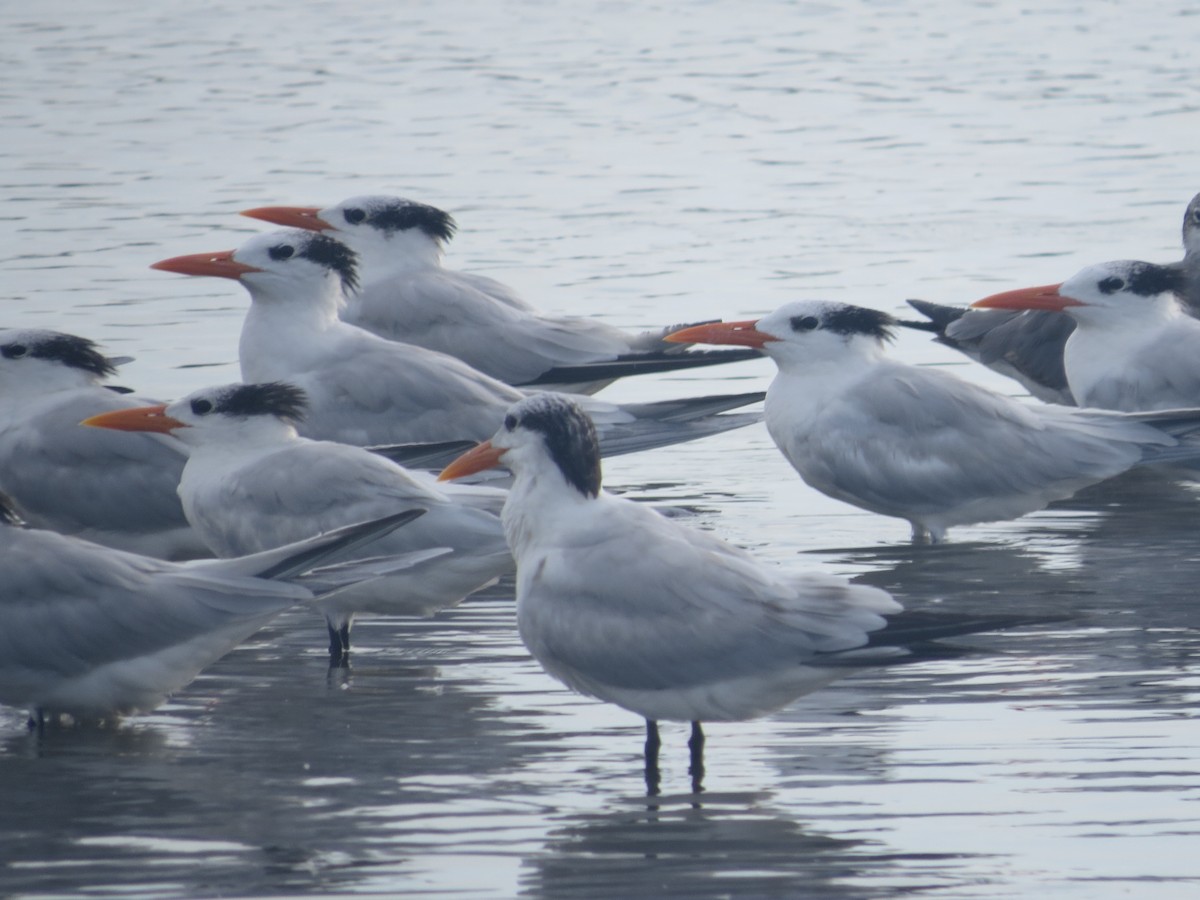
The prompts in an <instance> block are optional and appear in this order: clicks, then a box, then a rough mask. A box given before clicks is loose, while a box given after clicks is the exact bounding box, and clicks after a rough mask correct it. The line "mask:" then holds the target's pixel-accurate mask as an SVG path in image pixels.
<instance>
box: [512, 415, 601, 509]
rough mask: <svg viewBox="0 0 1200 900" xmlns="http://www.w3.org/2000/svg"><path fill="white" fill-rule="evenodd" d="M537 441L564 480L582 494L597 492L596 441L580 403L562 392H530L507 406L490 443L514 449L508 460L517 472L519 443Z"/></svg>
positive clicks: (595, 494) (591, 424) (598, 482)
mask: <svg viewBox="0 0 1200 900" xmlns="http://www.w3.org/2000/svg"><path fill="white" fill-rule="evenodd" d="M530 438H532V439H533V440H536V441H539V442H540V444H541V446H542V447H543V448H544V452H545V454H546V455H547V456H548V457H549V458H550V459H551V460H552V461H553V462H554V464H555V466H557V467H558V471H559V472H561V473H562V476H563V478H564V479H565V480H566V482H567V484H569V485H571V486H572V487H574V488H575V489H576V490H577V491H579V493H581V494H583V495H584V496H585V497H595V496H597V495H598V494H599V493H600V481H601V473H600V442H599V439H598V438H597V436H596V426H595V425H594V424H593V423H592V420H591V418H589V417H588V414H587V413H585V412H584V411H583V409H582V407H580V405H579V404H578V403H577V402H576V401H575V400H573V399H571V398H570V397H568V396H566V395H565V394H553V393H545V394H534V395H532V396H530V397H527V398H525V399H524V400H521V401H520V402H519V403H516V404H514V405H513V406H512V407H510V408H509V410H508V412H507V414H506V415H505V416H504V425H503V427H502V428H501V430H500V431H499V432H497V435H496V437H494V438H493V439H492V443H493V444H494V445H495V446H497V447H503V448H512V449H513V450H514V451H516V452H515V453H514V454H512V455H513V456H517V457H518V458H517V459H513V460H511V464H512V466H513V469H514V471H517V472H518V475H519V474H520V472H519V470H520V464H521V460H520V456H521V455H522V450H521V445H522V443H524V442H526V441H527V440H528V439H530Z"/></svg>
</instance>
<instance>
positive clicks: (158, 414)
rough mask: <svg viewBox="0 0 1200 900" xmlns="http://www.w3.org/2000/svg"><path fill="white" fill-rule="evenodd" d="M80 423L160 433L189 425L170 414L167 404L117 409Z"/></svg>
mask: <svg viewBox="0 0 1200 900" xmlns="http://www.w3.org/2000/svg"><path fill="white" fill-rule="evenodd" d="M79 424H80V425H89V426H91V427H92V428H111V429H113V430H114V431H154V432H158V433H159V434H170V433H171V432H172V431H174V430H175V429H176V428H187V427H188V425H187V424H186V423H184V422H180V421H179V420H178V419H172V418H171V417H170V416H168V415H167V407H166V405H163V406H138V407H136V408H134V409H117V410H114V411H113V412H106V413H101V414H100V415H98V416H92V417H91V418H90V419H84V420H83V421H82V422H80V423H79Z"/></svg>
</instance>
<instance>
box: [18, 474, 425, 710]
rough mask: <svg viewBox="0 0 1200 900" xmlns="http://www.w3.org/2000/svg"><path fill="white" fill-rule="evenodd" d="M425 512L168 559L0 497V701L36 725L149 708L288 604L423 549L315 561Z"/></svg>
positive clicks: (382, 570)
mask: <svg viewBox="0 0 1200 900" xmlns="http://www.w3.org/2000/svg"><path fill="white" fill-rule="evenodd" d="M420 515H421V511H419V510H412V511H409V512H405V513H401V514H399V515H394V516H389V517H387V518H385V519H382V520H378V521H374V522H368V523H363V524H359V525H353V526H350V527H347V528H343V529H339V530H337V531H334V532H330V533H329V534H325V535H321V536H319V537H315V538H310V539H308V540H305V541H300V542H298V543H294V544H288V545H286V546H283V547H280V548H278V549H275V550H270V551H267V552H265V553H258V554H254V555H251V556H244V557H239V558H237V559H220V560H200V561H197V562H191V563H172V562H166V561H163V560H159V559H153V558H151V557H148V556H140V555H138V554H135V553H126V552H124V551H121V550H113V549H111V548H108V547H101V546H100V545H99V544H93V543H91V542H89V541H83V540H79V539H78V538H73V537H68V536H66V535H61V534H55V533H54V532H51V531H41V530H38V529H32V528H24V527H22V526H21V523H20V522H19V520H18V519H17V518H16V516H15V514H14V513H13V512H12V510H11V509H10V508H9V507H7V506H6V505H5V502H4V499H3V498H2V497H0V585H3V589H2V590H0V703H3V704H5V705H8V706H15V707H19V708H25V709H29V710H31V711H32V713H33V719H32V720H31V724H38V725H41V724H44V721H45V719H46V717H48V716H49V717H55V716H57V714H59V713H68V714H70V715H72V716H73V717H76V718H83V719H108V718H111V717H113V716H119V715H121V714H124V713H130V712H140V711H145V710H149V709H153V708H154V707H156V706H158V705H159V704H161V703H162V702H163V701H164V700H165V699H166V698H167V696H168V695H169V694H171V693H172V692H173V691H176V690H178V689H179V688H181V687H183V686H184V685H186V684H187V683H188V682H190V681H191V680H192V679H193V678H195V677H196V675H197V674H198V673H199V672H200V670H201V669H203V668H205V667H206V666H208V665H210V664H212V663H213V662H215V661H216V660H218V659H220V658H221V657H222V656H224V655H225V654H226V653H228V652H229V651H230V650H232V649H233V648H234V647H235V646H237V645H238V644H239V643H241V642H242V641H243V640H245V639H246V638H247V637H249V636H250V635H251V634H253V633H254V632H256V631H258V629H259V628H261V627H262V626H263V625H265V624H266V623H267V622H269V621H270V620H271V619H273V618H275V616H277V615H279V614H280V613H281V612H283V611H284V610H285V609H288V608H290V607H292V606H294V605H296V604H297V603H303V602H311V601H312V600H313V599H314V598H315V597H317V596H322V595H325V594H330V593H333V592H336V591H338V590H341V589H343V588H345V587H348V586H350V585H353V584H356V583H358V582H361V581H362V580H364V579H369V578H374V577H377V576H378V575H380V574H386V573H389V572H391V571H393V570H399V569H401V568H403V567H404V566H406V565H408V564H410V562H411V561H412V560H419V559H420V558H421V556H420V555H417V556H414V557H412V558H411V559H410V560H405V559H390V560H387V561H386V562H382V561H378V560H371V561H366V562H360V563H358V564H354V563H350V564H345V565H342V566H334V567H332V568H327V569H324V570H323V569H320V568H314V567H316V566H319V565H320V564H321V563H322V562H323V561H324V560H326V559H327V558H328V557H330V556H331V555H333V554H335V553H337V552H338V551H339V550H342V549H344V548H349V547H355V546H358V545H360V544H363V543H366V542H369V541H371V540H374V539H375V538H377V537H380V536H382V535H384V534H386V533H387V532H388V531H391V530H392V529H395V528H397V527H399V526H401V525H404V524H405V523H407V522H410V521H412V520H413V519H416V518H418V517H419V516H420Z"/></svg>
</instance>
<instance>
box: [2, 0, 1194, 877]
mask: <svg viewBox="0 0 1200 900" xmlns="http://www.w3.org/2000/svg"><path fill="white" fill-rule="evenodd" d="M0 35H3V37H2V38H0V51H2V52H0V128H3V136H4V139H3V141H2V142H0V183H2V184H3V196H4V204H3V211H2V212H0V238H2V240H0V261H2V271H3V279H2V282H0V302H3V304H4V311H5V316H4V324H6V325H19V326H45V327H52V328H57V329H60V330H65V331H71V332H75V333H78V334H82V335H86V336H89V337H92V338H95V339H97V340H100V341H102V342H103V344H104V345H105V347H106V348H107V349H108V350H109V351H110V352H112V353H119V354H128V355H131V356H134V357H136V359H135V361H134V362H133V363H131V364H129V365H127V366H126V367H124V368H123V369H122V374H121V378H122V380H123V381H124V382H125V383H127V384H130V385H133V386H135V387H137V388H138V389H139V390H141V391H143V392H145V393H147V394H151V395H156V396H160V397H164V398H170V397H174V396H178V395H180V394H182V393H185V392H187V391H190V390H194V389H196V388H198V387H202V386H205V385H208V384H213V383H219V382H223V381H230V380H233V379H235V378H236V375H237V367H236V355H237V351H236V344H237V331H238V328H239V324H240V321H241V317H242V315H243V314H244V310H245V307H246V297H245V294H244V292H242V291H241V290H240V289H239V288H238V287H237V286H236V285H233V284H230V283H228V282H216V281H209V280H203V279H182V278H178V277H173V276H169V275H166V274H164V273H160V272H152V271H149V270H148V269H147V266H148V265H149V264H150V263H151V262H154V261H155V260H157V259H161V258H164V257H166V256H172V255H176V254H181V253H192V252H199V251H205V250H220V249H226V248H228V247H232V246H236V245H237V244H238V243H240V242H241V241H242V240H243V239H244V238H245V237H246V236H247V235H249V234H252V233H254V232H255V231H257V230H260V229H259V227H258V225H257V224H256V223H254V222H251V221H250V220H247V219H242V218H239V217H238V216H236V215H235V213H236V211H237V210H239V209H244V208H247V207H250V206H259V205H264V204H268V203H301V204H322V205H323V204H328V203H332V202H335V201H337V200H340V199H342V198H343V197H346V196H350V195H352V194H356V193H366V192H389V193H396V194H401V195H406V196H410V197H413V198H416V199H420V200H424V201H427V202H431V203H434V204H437V205H439V206H442V207H444V208H446V209H448V210H450V211H452V212H453V213H454V214H455V215H456V216H457V217H458V219H459V223H460V226H461V232H460V234H459V236H458V237H457V238H456V240H455V241H454V243H453V245H452V246H451V248H450V253H449V257H448V262H449V263H450V264H451V265H453V266H455V267H459V268H469V269H474V270H478V271H484V272H487V273H489V274H492V275H495V276H497V277H500V278H502V279H504V280H506V281H508V282H510V283H512V284H514V285H516V286H517V287H518V288H519V289H520V290H521V291H522V292H523V293H524V294H525V295H526V296H528V297H529V298H531V299H532V300H534V301H535V302H536V303H538V304H539V305H541V306H543V307H545V308H547V309H551V310H555V311H562V312H572V311H574V312H580V313H597V314H599V315H602V316H604V317H605V318H607V319H608V320H610V321H612V322H614V323H616V324H620V325H623V326H629V327H650V326H654V325H662V324H665V323H668V322H683V321H689V320H696V319H700V318H708V317H712V316H726V317H750V316H754V315H756V314H759V313H762V312H765V311H768V310H770V309H773V308H774V307H775V306H777V305H779V304H780V303H782V302H784V301H786V300H788V299H794V298H797V297H828V298H832V299H841V300H847V301H850V302H856V303H861V304H865V305H870V306H874V307H877V308H881V309H886V310H889V311H893V312H902V311H903V309H904V306H903V300H904V299H905V298H906V297H924V298H926V299H930V300H935V301H940V302H947V303H964V302H967V301H970V300H972V299H975V298H977V297H979V296H982V295H984V294H986V293H990V292H992V291H994V290H998V289H1000V288H1002V287H1015V286H1019V285H1021V284H1038V283H1045V282H1047V281H1057V280H1061V279H1062V278H1064V277H1066V276H1067V275H1069V274H1071V273H1072V272H1074V271H1075V270H1076V269H1078V268H1080V267H1081V266H1082V265H1084V264H1087V263H1090V262H1095V261H1100V260H1104V259H1112V258H1129V257H1135V258H1149V259H1152V260H1159V261H1165V260H1170V259H1176V258H1178V257H1179V255H1180V250H1179V247H1178V241H1179V237H1178V230H1179V228H1178V226H1179V219H1180V218H1181V215H1182V210H1183V206H1184V204H1185V203H1186V202H1187V201H1188V199H1189V198H1190V197H1191V196H1192V195H1193V194H1194V193H1195V192H1196V191H1197V190H1200V180H1198V179H1197V176H1196V174H1195V172H1196V166H1195V160H1196V149H1195V148H1196V137H1197V135H1200V115H1198V112H1197V111H1198V109H1200V95H1198V92H1197V89H1196V70H1195V53H1194V48H1195V46H1196V41H1197V39H1198V38H1200V16H1198V15H1197V12H1196V10H1195V9H1194V8H1193V5H1192V4H1188V3H1183V2H1165V3H1161V4H1156V5H1154V6H1153V7H1149V6H1146V5H1145V4H1142V3H1134V2H1132V0H1130V2H1093V3H1081V2H1073V0H1069V2H1066V3H1064V4H1058V5H1050V6H1045V5H1038V4H1018V3H1015V2H1006V0H996V2H979V3H963V2H950V0H927V2H923V3H915V2H894V3H886V2H880V3H865V2H849V3H839V4H828V5H826V4H820V3H807V4H806V3H781V2H765V0H764V2H756V0H748V2H742V3H738V4H732V3H718V2H711V3H704V2H694V3H681V2H664V3H654V4H634V3H625V2H584V3H575V4H564V3H557V4H556V3H549V2H511V3H503V4H500V3H492V2H483V0H479V2H461V0H443V2H437V3H434V2H406V3H397V4H375V3H356V2H342V3H333V2H316V0H308V2H291V3H282V2H271V0H268V2H263V3H256V4H249V5H247V4H231V3H227V2H217V3H213V4H208V5H207V6H197V5H196V4H185V3H181V2H174V0H167V2H162V3H157V4H144V3H133V2H128V0H104V2H101V0H94V2H81V3H70V4H68V3H61V2H50V3H44V4H40V5H37V6H36V7H35V6H33V5H29V4H25V5H18V4H7V5H5V6H3V7H0ZM894 352H895V353H896V354H897V355H899V356H901V357H902V358H904V359H907V360H909V361H912V362H919V363H925V364H929V365H944V366H953V367H955V368H954V370H955V371H956V372H957V373H958V374H960V375H962V376H963V377H966V378H970V379H973V380H976V381H978V382H980V383H983V384H987V385H989V386H992V387H997V388H999V389H1002V390H1009V391H1011V390H1013V388H1012V387H1011V386H1010V385H1008V384H1007V383H1004V382H1002V381H1001V380H1000V379H998V378H996V377H994V376H991V375H990V374H989V373H986V372H982V371H979V370H978V369H976V368H973V367H971V366H969V365H966V364H964V363H963V362H962V361H961V360H960V359H959V358H957V357H955V356H953V355H952V354H951V353H950V352H949V351H946V350H944V349H943V348H940V347H937V346H936V345H934V344H932V343H930V342H929V341H928V340H927V339H926V338H925V337H924V336H922V335H919V334H908V335H902V336H901V337H900V339H899V340H898V341H897V342H896V345H895V348H894ZM771 373H772V367H771V366H770V364H769V363H767V362H766V361H763V362H761V363H752V364H745V365H743V366H741V367H739V368H737V369H736V370H735V369H733V368H730V369H729V370H728V371H723V372H713V371H705V372H703V373H699V374H689V375H686V376H674V377H667V376H663V377H660V378H654V379H644V380H641V381H638V382H636V383H629V384H623V385H617V386H614V387H613V388H611V389H610V390H609V391H608V392H606V396H611V397H612V398H614V399H634V398H636V399H649V398H660V397H667V396H674V395H683V394H691V393H701V392H713V391H722V390H747V389H753V388H759V387H762V386H765V384H766V383H767V382H768V381H769V379H770V376H771ZM606 478H607V480H608V482H609V483H610V484H611V485H612V486H613V487H617V488H621V489H623V490H629V491H631V492H633V493H635V494H636V495H638V496H643V497H649V498H654V499H657V500H659V501H661V502H666V503H669V504H672V505H675V506H678V507H680V508H683V509H685V510H687V511H688V512H689V513H690V514H691V520H692V521H693V522H694V524H696V525H697V526H698V527H703V528H710V529H713V530H714V531H716V532H718V533H720V534H721V535H723V536H725V537H727V538H728V539H730V540H733V541H736V542H738V543H740V544H742V545H745V546H748V547H751V548H753V549H755V551H756V552H758V553H760V554H761V555H762V556H763V557H765V558H768V559H770V560H772V561H773V562H777V563H780V564H787V565H797V566H819V567H822V568H823V569H825V570H828V571H838V572H842V573H845V574H848V575H852V576H854V577H857V578H859V579H861V580H862V581H864V582H867V583H871V584H876V585H880V586H882V587H885V588H887V589H889V590H891V591H893V592H894V593H895V594H896V596H897V597H898V598H900V599H901V600H903V601H904V602H905V603H906V605H908V606H910V607H913V608H944V609H952V610H959V611H967V612H980V611H997V610H1006V611H1013V612H1019V613H1025V612H1038V611H1047V610H1050V611H1055V612H1059V613H1062V614H1064V615H1068V616H1070V617H1071V618H1070V619H1069V620H1068V621H1066V622H1061V623H1056V624H1054V625H1044V626H1041V627H1037V628H1027V629H1024V630H1021V631H1014V632H1012V633H1006V634H997V635H988V636H977V637H974V638H972V639H970V641H969V642H967V641H965V640H964V642H963V643H964V644H967V643H969V645H970V646H972V647H975V648H978V650H979V651H980V652H978V653H976V654H974V655H970V656H967V657H965V658H963V659H958V660H954V661H946V662H941V663H937V664H925V665H921V666H913V667H908V668H903V667H902V668H901V669H896V670H891V671H887V672H874V673H863V674H859V675H855V676H853V677H851V678H848V679H846V680H844V681H842V682H840V683H838V684H836V685H834V686H832V687H831V688H829V689H827V690H825V691H823V692H821V693H819V694H817V695H814V696H812V697H810V698H807V699H805V700H804V701H802V702H800V703H798V704H796V705H795V706H794V707H792V708H790V709H788V710H786V711H784V712H782V713H780V714H778V715H776V716H774V717H772V718H770V719H767V720H763V721H758V722H751V723H745V724H737V725H714V726H712V727H711V728H710V729H709V735H710V740H709V746H708V760H707V761H708V775H707V779H706V786H707V790H706V792H705V793H703V794H702V795H692V794H691V793H690V792H689V789H688V778H687V772H686V751H685V746H684V742H685V740H686V729H685V728H684V727H683V726H677V725H673V726H667V727H665V728H664V739H665V747H664V755H663V789H664V794H663V796H661V797H659V798H655V799H654V800H648V799H647V798H646V797H645V796H644V793H643V784H642V776H641V758H640V752H641V750H640V745H641V723H640V722H639V721H638V720H636V718H635V717H633V716H631V715H629V714H627V713H624V712H622V711H621V710H618V709H615V708H611V707H607V706H604V705H601V704H599V703H594V702H591V701H587V700H584V699H582V698H579V697H576V696H574V695H572V694H569V693H568V692H566V691H565V690H563V689H560V688H559V687H558V686H557V684H556V683H555V682H553V681H552V680H550V679H549V678H548V677H546V676H545V675H543V674H542V673H541V671H540V670H539V668H538V667H537V666H536V665H535V664H534V663H532V662H531V660H530V659H529V657H528V656H527V655H526V654H525V652H524V650H523V648H522V647H521V645H520V643H519V641H518V640H517V639H516V636H515V633H514V628H513V615H512V607H511V597H510V596H506V595H505V593H504V591H503V590H500V591H498V592H497V593H495V594H494V595H491V596H488V597H482V598H476V599H473V600H471V601H469V602H468V603H466V604H464V605H463V606H461V607H460V608H458V609H456V610H452V611H448V612H446V613H443V614H441V615H439V616H437V617H436V618H434V619H432V620H428V621H411V620H398V619H393V620H387V619H374V620H372V619H367V620H364V621H363V622H362V623H361V625H360V626H359V627H358V628H357V629H356V635H357V641H358V646H359V650H358V651H357V653H356V655H355V658H354V664H353V667H352V669H351V670H350V671H349V672H348V673H338V674H335V675H334V676H332V677H331V676H330V674H329V673H328V671H327V669H326V667H325V664H324V649H323V643H324V631H323V628H322V626H321V623H320V621H319V620H318V618H317V617H316V616H312V615H308V614H305V613H304V612H302V611H297V612H295V613H293V614H291V615H288V616H286V617H284V618H282V619H280V620H279V621H278V622H277V623H275V625H274V626H272V627H271V628H269V629H268V630H266V631H264V632H262V633H261V634H260V635H258V636H257V637H256V638H255V639H254V640H253V641H252V642H251V643H249V644H247V645H246V646H244V647H242V648H239V649H238V650H236V651H235V652H234V653H232V654H230V655H229V656H228V657H226V659H224V660H223V661H221V662H220V663H219V664H217V665H216V666H214V667H213V668H212V669H211V670H209V671H208V672H207V673H206V674H205V675H204V676H202V677H201V678H200V679H199V680H198V681H197V682H195V683H194V684H193V685H192V686H191V687H189V688H188V689H187V690H185V691H183V692H181V693H180V694H179V695H178V696H177V697H176V698H175V699H174V700H173V701H172V702H171V703H170V704H168V705H167V706H165V707H163V708H162V709H161V710H159V711H158V712H156V713H155V714H153V715H148V716H142V717H138V718H135V719H132V720H130V721H129V722H127V723H126V724H125V725H124V726H122V727H120V728H115V729H99V730H95V729H93V730H83V729H81V730H74V731H59V732H52V733H50V734H47V735H46V736H45V737H43V738H38V737H36V736H32V735H29V734H26V733H25V731H24V728H23V722H24V717H23V715H21V714H19V713H18V712H16V711H10V710H0V801H2V802H0V894H3V895H5V896H14V897H30V898H33V897H37V898H50V897H67V896H70V897H78V896H89V897H104V896H145V897H208V896H236V895H260V896H261V895H285V894H292V895H332V894H371V893H379V894H395V893H404V894H406V895H410V896H434V895H437V896H453V897H460V896H476V897H509V896H515V895H522V896H535V897H614V896H675V897H704V896H745V897H759V896H781V897H783V896H786V897H831V898H832V897H837V898H866V897H890V896H905V897H908V896H914V895H917V896H925V895H929V896H939V897H956V898H958V897H963V898H996V900H1000V898H1012V897H1070V898H1081V900H1083V898H1107V897H1138V898H1142V897H1150V898H1176V897H1178V898H1190V897H1194V896H1197V891H1200V858H1198V855H1197V853H1196V849H1197V847H1200V751H1197V747H1198V746H1200V727H1198V725H1197V719H1196V712H1195V710H1196V705H1197V699H1198V696H1200V671H1198V668H1197V663H1198V655H1200V632H1198V630H1197V629H1198V626H1200V611H1198V606H1197V598H1196V587H1195V586H1196V584H1197V582H1198V580H1200V547H1198V545H1197V540H1196V537H1195V534H1196V528H1195V523H1196V521H1197V502H1198V498H1197V494H1196V491H1195V489H1194V488H1189V487H1187V486H1184V485H1178V484H1173V483H1171V482H1169V481H1167V480H1165V479H1162V478H1157V477H1148V476H1134V477H1128V478H1125V479H1122V480H1120V481H1119V482H1117V483H1113V484H1109V485H1105V486H1102V487H1099V488H1096V489H1093V490H1091V491H1089V492H1087V493H1086V494H1085V495H1083V496H1081V497H1079V498H1076V499H1075V500H1073V501H1071V502H1070V503H1066V504H1061V505H1059V506H1058V507H1057V508H1055V509H1052V510H1049V511H1046V512H1044V513H1040V514H1038V515H1034V516H1030V517H1027V518H1025V519H1022V520H1020V521H1018V522H1010V523H1000V524H996V525H986V526H978V527H973V528H963V529H959V530H958V531H957V532H956V534H955V535H954V536H955V537H956V539H957V540H956V541H955V543H953V544H951V545H948V546H944V547H936V548H913V547H910V546H909V545H908V544H907V543H906V539H907V531H908V528H907V526H906V525H904V523H901V522H898V521H892V520H885V519H881V518H878V517H875V516H870V515H867V514H865V513H860V512H858V511H857V510H854V509H852V508H849V507H846V506H843V505H841V504H837V503H835V502H833V501H831V500H827V499H825V498H823V497H821V496H819V495H817V494H815V493H814V492H812V491H811V490H809V489H808V488H807V487H805V486H804V485H803V484H802V483H801V482H800V481H799V480H798V479H797V478H796V477H795V476H794V474H793V473H792V472H791V470H790V469H789V468H788V466H787V465H786V463H784V462H783V461H782V459H781V458H780V457H779V455H778V454H777V452H776V451H775V450H774V448H773V446H772V445H771V444H770V441H769V439H768V438H767V436H766V433H765V431H763V430H762V429H761V427H757V428H751V429H745V430H743V431H741V432H737V433H734V434H727V435H723V436H721V437H718V438H715V439H711V440H708V441H704V442H701V443H697V444H694V445H688V446H685V447H682V448H676V449H672V450H670V451H665V452H663V451H660V452H657V453H649V454H643V455H640V456H636V457H632V458H628V457H627V458H623V459H621V460H618V461H615V462H613V463H612V464H611V465H609V466H608V467H607V471H606Z"/></svg>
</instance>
